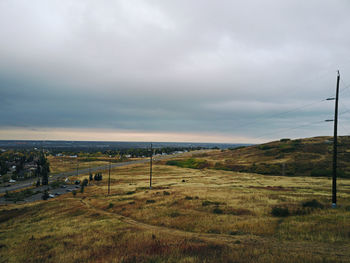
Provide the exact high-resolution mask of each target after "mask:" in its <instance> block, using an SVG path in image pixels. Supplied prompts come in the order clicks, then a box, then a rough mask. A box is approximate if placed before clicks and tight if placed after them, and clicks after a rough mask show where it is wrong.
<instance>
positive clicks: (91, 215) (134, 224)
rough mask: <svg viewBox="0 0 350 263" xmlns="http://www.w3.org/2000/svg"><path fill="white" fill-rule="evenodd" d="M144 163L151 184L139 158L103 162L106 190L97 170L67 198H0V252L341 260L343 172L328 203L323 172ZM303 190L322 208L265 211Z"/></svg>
mask: <svg viewBox="0 0 350 263" xmlns="http://www.w3.org/2000/svg"><path fill="white" fill-rule="evenodd" d="M153 171H154V176H153V189H152V190H150V189H148V186H149V177H148V166H147V165H133V166H127V167H119V168H115V169H113V170H112V174H111V182H112V186H111V195H110V196H107V173H106V172H104V173H103V175H104V178H103V180H102V181H101V182H92V183H91V185H90V186H88V187H87V188H86V189H85V193H83V194H81V193H78V194H77V195H76V196H75V197H74V196H73V195H72V194H71V193H70V194H66V195H63V196H60V197H58V198H55V199H52V200H50V201H39V202H35V203H32V204H21V205H8V206H3V207H1V211H0V226H1V232H0V247H1V248H0V255H1V257H0V261H1V262H350V250H349V249H348V248H349V245H350V211H348V209H349V207H350V180H346V179H340V180H339V184H338V186H339V204H340V205H341V207H340V208H338V209H330V208H329V204H330V190H331V189H330V186H331V181H330V180H329V179H327V178H310V177H281V176H263V175H258V174H247V173H236V172H228V171H219V170H212V169H208V170H203V171H201V170H195V169H184V168H178V167H173V166H166V165H162V164H156V165H155V166H154V169H153ZM86 177H87V176H80V179H83V178H86ZM183 180H184V181H183ZM311 199H317V200H318V201H320V202H322V203H323V204H325V205H326V208H324V209H314V210H311V209H310V210H307V213H306V214H304V215H297V214H296V215H291V216H288V217H274V216H272V215H271V209H272V207H274V206H285V207H288V208H289V209H290V210H293V209H294V210H295V209H302V206H301V203H302V202H304V201H306V200H311ZM294 210H293V211H294ZM19 251H20V253H19Z"/></svg>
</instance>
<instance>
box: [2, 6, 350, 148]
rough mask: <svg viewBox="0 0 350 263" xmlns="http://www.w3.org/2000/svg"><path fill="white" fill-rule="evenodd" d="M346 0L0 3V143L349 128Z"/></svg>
mask: <svg viewBox="0 0 350 263" xmlns="http://www.w3.org/2000/svg"><path fill="white" fill-rule="evenodd" d="M349 13H350V1H348V0H328V1H326V0H308V1H301V0H285V1H279V0H275V1H272V0H270V1H264V0H248V1H231V0H227V1H224V0H220V1H212V0H197V1H194V0H192V1H191V0H176V1H174V0H171V1H170V0H169V1H166V0H149V1H141V0H133V1H130V0H120V1H118V0H115V1H107V0H100V1H92V0H91V1H90V0H81V1H79V0H76V1H66V0H57V1H55V0H50V1H47V0H30V1H29V0H28V1H25V0H22V1H20V0H0V93H1V94H0V139H45V140H48V139H67V140H124V141H125V140H128V141H135V140H136V141H209V142H259V141H268V140H273V139H280V138H283V137H289V138H298V137H308V136H317V135H331V134H332V123H326V122H324V120H325V119H332V118H333V111H334V101H322V100H323V99H326V98H327V97H330V96H334V93H335V86H336V71H337V70H338V69H339V70H340V73H341V79H342V81H341V83H340V84H341V85H340V88H341V93H340V95H341V101H340V106H339V107H340V112H341V113H342V114H341V116H340V127H339V129H340V134H349V131H350V121H349V120H348V119H349V118H350V112H347V111H348V109H349V110H350V105H349V102H350V88H347V87H350V86H349V85H350V35H349V28H350V16H349Z"/></svg>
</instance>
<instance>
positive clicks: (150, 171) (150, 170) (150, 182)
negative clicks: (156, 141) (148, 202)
mask: <svg viewBox="0 0 350 263" xmlns="http://www.w3.org/2000/svg"><path fill="white" fill-rule="evenodd" d="M152 159H153V149H152V143H151V158H150V160H149V189H152Z"/></svg>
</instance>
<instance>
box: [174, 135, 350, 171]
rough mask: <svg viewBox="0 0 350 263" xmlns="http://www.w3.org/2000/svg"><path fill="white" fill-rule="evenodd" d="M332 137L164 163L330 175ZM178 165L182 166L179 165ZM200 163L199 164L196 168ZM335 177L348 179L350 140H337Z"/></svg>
mask: <svg viewBox="0 0 350 263" xmlns="http://www.w3.org/2000/svg"><path fill="white" fill-rule="evenodd" d="M332 154H333V144H332V137H314V138H306V139H297V140H289V139H281V140H280V141H274V142H270V143H265V144H260V145H254V146H248V147H242V148H236V149H229V150H223V151H219V150H218V151H208V152H206V153H202V154H194V155H193V158H192V159H191V160H187V161H186V162H185V163H184V161H183V160H182V161H181V160H179V161H178V162H176V161H172V162H170V163H168V164H170V165H178V166H184V165H185V166H186V165H187V167H189V166H188V164H190V165H191V163H192V164H197V167H196V165H194V166H193V168H214V169H220V170H229V171H239V172H250V173H259V174H268V175H288V176H330V175H331V174H332ZM181 162H182V163H181ZM199 164H200V165H199ZM338 170H339V171H338V174H339V176H340V177H350V137H349V136H342V137H339V139H338Z"/></svg>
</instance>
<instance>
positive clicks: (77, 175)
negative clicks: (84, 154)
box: [77, 156, 79, 176]
mask: <svg viewBox="0 0 350 263" xmlns="http://www.w3.org/2000/svg"><path fill="white" fill-rule="evenodd" d="M78 175H79V160H78V156H77V176H78Z"/></svg>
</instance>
